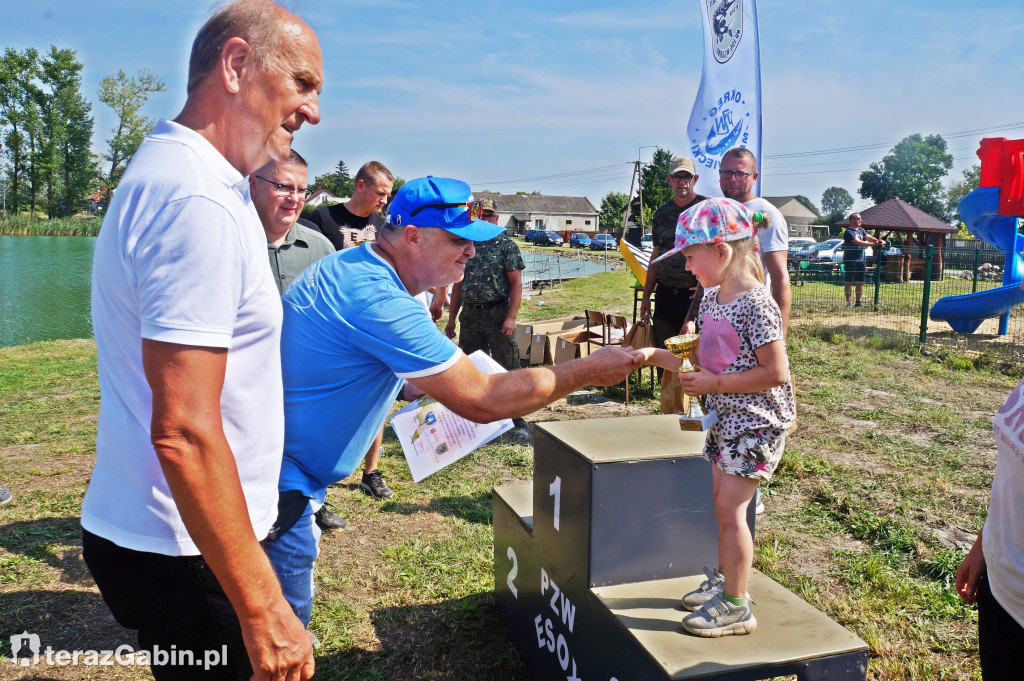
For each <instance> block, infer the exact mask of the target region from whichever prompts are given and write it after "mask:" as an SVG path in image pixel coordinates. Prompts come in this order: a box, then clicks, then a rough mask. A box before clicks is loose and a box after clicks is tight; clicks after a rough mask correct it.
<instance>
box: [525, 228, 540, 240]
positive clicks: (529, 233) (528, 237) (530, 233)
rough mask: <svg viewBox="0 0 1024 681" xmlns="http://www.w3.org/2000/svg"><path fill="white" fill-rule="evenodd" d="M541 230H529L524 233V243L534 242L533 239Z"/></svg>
mask: <svg viewBox="0 0 1024 681" xmlns="http://www.w3.org/2000/svg"><path fill="white" fill-rule="evenodd" d="M539 231H541V230H539V229H528V230H526V232H524V233H523V241H533V237H534V236H535V235H536V234H537V232H539Z"/></svg>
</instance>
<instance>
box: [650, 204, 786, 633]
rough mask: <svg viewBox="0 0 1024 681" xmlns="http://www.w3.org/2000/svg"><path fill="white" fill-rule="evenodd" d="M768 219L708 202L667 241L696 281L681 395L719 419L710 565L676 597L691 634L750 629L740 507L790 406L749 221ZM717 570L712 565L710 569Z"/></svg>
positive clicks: (776, 448)
mask: <svg viewBox="0 0 1024 681" xmlns="http://www.w3.org/2000/svg"><path fill="white" fill-rule="evenodd" d="M765 222H767V219H766V218H765V217H764V216H763V215H762V214H760V213H756V214H752V213H751V212H750V210H749V209H748V208H747V207H746V206H744V205H743V204H742V203H738V202H736V201H733V200H731V199H723V198H711V199H707V200H706V201H702V202H700V203H699V204H697V205H696V206H694V207H693V208H691V209H690V210H688V211H686V212H684V213H683V214H681V215H680V216H679V221H678V223H677V225H676V247H675V249H673V250H672V251H670V252H675V251H676V250H682V251H683V253H684V254H685V255H686V268H687V269H688V270H690V271H691V272H692V273H693V274H694V275H695V276H696V277H697V280H698V281H699V282H700V283H701V285H702V286H703V287H704V289H705V291H706V293H705V295H704V300H703V301H701V304H700V312H699V316H698V328H699V330H700V333H701V336H700V341H699V342H698V346H697V352H696V361H695V362H694V365H695V366H697V365H699V368H698V370H697V371H695V372H692V373H684V374H680V375H679V381H680V383H681V384H682V386H683V391H684V392H685V393H686V394H687V395H690V396H697V395H707V406H708V408H709V409H714V410H716V411H717V412H718V422H717V423H715V424H714V425H713V426H712V427H711V428H710V430H709V431H708V434H707V440H706V442H705V445H704V458H705V459H707V460H708V461H710V462H711V463H712V464H713V467H712V480H713V488H712V498H713V499H714V502H715V515H716V517H717V520H718V565H719V569H718V570H714V571H712V570H711V569H710V568H705V573H707V575H708V579H707V580H706V581H705V582H704V583H703V584H701V586H700V588H698V589H697V590H695V591H693V592H691V593H688V594H686V595H685V596H684V597H683V607H684V608H686V609H687V610H691V611H693V612H691V613H690V614H688V615H687V616H686V617H684V618H683V628H684V629H686V630H687V631H689V632H690V633H693V634H698V635H700V636H727V635H730V634H749V633H750V632H752V631H753V630H754V628H755V627H756V626H757V620H756V619H755V618H754V614H753V613H752V612H751V610H750V597H749V595H748V594H747V584H748V583H749V581H750V572H751V570H752V569H753V562H754V540H753V537H752V536H751V534H750V528H749V526H748V525H747V506H748V505H749V504H750V500H751V499H752V498H753V496H754V492H755V491H756V490H757V485H758V483H759V482H760V481H762V480H770V479H771V477H772V473H773V472H774V470H775V467H776V466H777V465H778V463H779V460H780V459H781V458H782V451H783V448H784V445H785V433H786V430H787V429H788V428H789V427H790V426H791V425H792V424H793V420H794V418H795V415H796V414H795V412H796V404H795V402H794V400H793V389H792V387H791V385H790V383H789V363H788V360H787V359H786V346H785V343H784V341H783V336H782V315H781V314H780V312H779V307H778V305H776V304H775V301H774V300H772V297H771V294H770V293H769V291H768V290H767V289H766V288H765V287H764V286H763V282H764V270H763V269H762V267H761V261H760V259H759V258H758V257H757V253H756V245H755V241H754V227H755V226H756V227H764V226H766V225H765V224H764V223H765ZM642 352H643V353H644V355H645V357H646V359H647V361H648V362H649V363H651V364H655V365H657V366H660V367H663V368H665V369H669V370H673V371H674V370H678V369H679V366H680V363H681V362H680V360H679V359H678V358H677V357H675V356H673V355H672V354H671V353H669V352H668V351H667V350H659V349H653V348H647V349H645V350H643V351H642ZM719 570H720V571H719Z"/></svg>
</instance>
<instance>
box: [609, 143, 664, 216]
mask: <svg viewBox="0 0 1024 681" xmlns="http://www.w3.org/2000/svg"><path fill="white" fill-rule="evenodd" d="M671 166H672V152H671V151H669V150H668V149H662V148H661V147H658V148H656V149H655V150H654V155H653V156H652V157H651V162H650V163H648V164H645V165H644V166H643V167H642V169H641V171H640V189H641V192H640V193H638V194H637V196H636V197H634V198H633V201H632V204H631V212H632V215H633V220H634V221H636V222H637V223H638V224H640V225H642V226H644V227H650V226H651V216H653V215H654V211H656V210H657V209H658V207H659V206H661V205H662V204H663V203H667V202H669V201H671V200H672V187H670V186H669V184H668V171H669V168H670V167H671ZM641 196H643V205H644V208H645V209H646V210H642V211H641V209H640V197H641ZM617 227H618V228H621V227H622V220H621V219H620V220H619V223H618V226H617Z"/></svg>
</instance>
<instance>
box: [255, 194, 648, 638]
mask: <svg viewBox="0 0 1024 681" xmlns="http://www.w3.org/2000/svg"><path fill="white" fill-rule="evenodd" d="M480 211H481V202H480V201H474V200H473V196H472V193H471V191H470V188H469V185H467V184H466V183H465V182H460V181H458V180H451V179H445V178H439V177H425V178H420V179H416V180H412V181H410V182H407V183H406V184H405V185H404V186H403V187H402V188H401V189H400V190H399V192H398V194H397V195H396V196H395V199H394V201H392V203H391V206H390V208H389V211H388V219H387V224H385V225H384V226H382V227H381V228H380V229H379V230H378V233H377V241H375V242H373V243H364V244H362V245H361V246H359V247H357V248H351V249H347V250H345V251H341V252H339V253H334V254H332V255H329V256H327V257H326V258H323V259H322V260H319V261H318V262H316V263H314V264H313V266H312V267H310V268H309V269H308V270H306V271H305V272H304V273H303V274H302V276H301V277H300V278H298V279H296V280H295V281H294V282H293V283H292V285H291V286H290V287H289V288H288V289H287V290H286V291H285V292H284V296H283V297H282V302H283V303H284V327H283V330H282V336H281V347H282V348H284V349H285V350H284V352H283V353H282V357H281V369H282V375H283V378H284V393H285V398H284V403H285V404H284V408H285V445H284V461H283V463H282V468H281V478H280V483H279V486H278V489H279V490H280V500H279V504H278V519H277V522H276V523H275V525H274V529H273V530H272V531H271V538H272V541H270V542H269V543H268V545H267V554H268V555H269V556H270V560H271V562H272V563H273V564H274V568H275V570H276V571H277V575H278V578H279V579H280V581H281V585H282V588H283V591H284V593H285V597H286V598H287V599H288V602H289V603H290V604H291V606H292V608H293V609H294V610H295V613H296V615H298V617H299V619H300V620H302V621H303V622H305V623H306V624H307V625H308V623H309V619H310V615H311V613H312V602H313V594H314V588H313V563H314V560H315V559H316V555H317V552H318V542H319V535H320V533H319V531H318V530H317V528H316V525H315V524H314V522H313V514H314V512H315V511H316V510H317V509H318V508H319V507H320V506H321V505H322V504H323V502H324V499H325V498H326V496H327V487H328V486H329V485H330V484H332V483H333V482H335V481H336V480H342V479H344V478H346V477H347V476H348V475H349V474H351V473H352V471H353V470H355V468H356V466H357V465H358V464H359V461H360V460H361V459H362V458H363V454H365V453H366V450H367V447H368V446H369V445H370V443H371V442H372V441H373V439H374V437H376V435H377V433H378V432H379V431H380V428H381V426H382V425H383V424H384V421H385V419H386V418H387V416H388V413H389V412H390V410H391V405H392V403H393V402H394V400H395V398H396V397H398V394H399V391H401V390H402V387H403V384H406V383H408V384H409V385H408V386H406V390H405V396H406V397H415V396H418V395H422V394H424V393H426V394H428V395H430V396H431V397H433V398H434V399H436V400H437V401H438V402H440V403H441V404H443V405H445V406H446V407H448V408H449V409H451V410H452V411H454V412H455V413H456V414H459V415H460V416H462V417H464V418H468V419H470V420H473V421H476V422H478V423H488V422H491V421H496V420H498V419H502V418H511V417H515V416H525V415H526V414H529V413H531V412H533V411H536V410H537V409H539V408H541V407H543V406H544V405H546V404H548V403H550V402H553V401H555V400H557V399H559V398H561V397H564V396H565V395H568V394H569V393H571V392H572V391H574V390H577V389H578V388H580V387H582V386H584V385H614V384H616V383H619V382H621V381H622V380H624V379H625V378H626V376H628V375H629V373H630V372H631V371H632V370H633V369H634V368H636V367H637V366H639V365H640V363H641V362H642V359H643V358H642V355H640V353H634V352H632V351H630V350H624V349H622V348H619V347H606V348H601V349H600V350H599V351H598V352H595V353H594V354H592V355H590V356H588V357H585V358H583V359H579V360H575V361H572V362H567V363H565V364H560V365H557V366H551V367H537V368H534V369H528V370H520V371H512V372H508V373H501V374H497V375H485V374H482V373H480V372H479V371H478V370H477V369H476V368H475V367H474V365H473V363H472V361H470V360H469V358H468V357H466V355H465V354H463V353H462V351H461V350H459V348H458V347H457V346H456V345H455V344H454V343H452V341H451V340H449V339H448V338H447V337H446V336H445V335H444V334H443V333H441V331H439V330H438V329H437V327H436V326H435V325H434V322H433V320H432V319H431V317H430V313H429V312H428V311H427V309H426V308H425V307H424V306H423V304H422V303H421V302H420V301H418V300H417V299H416V298H415V297H414V296H416V295H417V294H419V293H422V292H423V291H426V290H427V289H429V288H433V287H438V286H447V285H448V284H452V283H455V282H457V281H461V280H462V277H463V274H464V271H465V269H466V261H467V260H469V258H471V257H473V255H474V253H475V252H476V251H475V249H474V246H473V242H474V241H487V240H489V239H493V238H494V237H496V236H497V235H498V234H500V233H501V232H503V231H504V229H503V228H501V227H498V226H496V225H492V224H490V223H488V222H484V221H482V220H478V219H476V218H478V217H479V216H480ZM292 348H302V350H301V351H293V350H291V349H292Z"/></svg>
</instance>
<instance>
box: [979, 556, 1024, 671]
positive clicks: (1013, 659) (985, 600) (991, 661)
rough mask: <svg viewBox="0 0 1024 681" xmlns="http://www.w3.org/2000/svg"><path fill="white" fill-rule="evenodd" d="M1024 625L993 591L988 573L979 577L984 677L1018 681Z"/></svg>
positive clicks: (980, 634) (1023, 641) (980, 632)
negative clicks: (996, 597)
mask: <svg viewBox="0 0 1024 681" xmlns="http://www.w3.org/2000/svg"><path fill="white" fill-rule="evenodd" d="M1022 649H1024V628H1022V627H1021V626H1020V624H1018V623H1017V620H1015V619H1013V617H1011V616H1010V614H1009V613H1008V612H1006V611H1005V610H1003V606H1001V605H999V602H998V601H997V600H996V599H995V596H993V595H992V588H991V587H990V586H989V583H988V575H984V576H983V577H982V578H981V579H979V580H978V650H979V653H980V654H979V657H980V658H981V678H983V679H984V680H985V681H1016V680H1017V679H1020V678H1021V667H1020V651H1021V650H1022Z"/></svg>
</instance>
